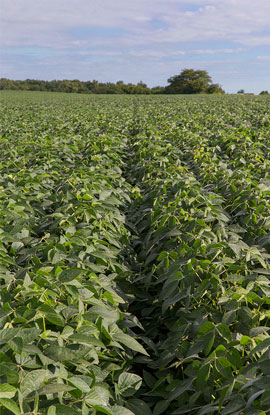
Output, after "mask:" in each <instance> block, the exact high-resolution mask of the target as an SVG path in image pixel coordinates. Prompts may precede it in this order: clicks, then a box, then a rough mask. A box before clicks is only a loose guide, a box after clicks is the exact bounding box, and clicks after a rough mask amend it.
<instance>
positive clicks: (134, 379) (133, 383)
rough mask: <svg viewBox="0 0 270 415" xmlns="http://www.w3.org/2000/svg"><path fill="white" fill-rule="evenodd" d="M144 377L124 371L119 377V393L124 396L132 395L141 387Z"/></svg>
mask: <svg viewBox="0 0 270 415" xmlns="http://www.w3.org/2000/svg"><path fill="white" fill-rule="evenodd" d="M141 384H142V378H141V377H140V376H138V375H135V374H134V373H128V372H123V373H121V375H120V376H119V378H118V390H119V393H120V394H121V395H122V396H124V397H127V396H132V395H134V393H135V392H136V391H137V390H139V389H140V387H141Z"/></svg>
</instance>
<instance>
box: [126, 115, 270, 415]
mask: <svg viewBox="0 0 270 415" xmlns="http://www.w3.org/2000/svg"><path fill="white" fill-rule="evenodd" d="M144 114H145V113H144V111H143V110H142V115H140V114H139V115H138V118H137V124H138V125H139V126H140V128H139V129H138V131H137V132H136V134H135V137H133V140H132V142H133V152H132V155H131V157H132V160H133V161H134V160H135V161H136V165H135V166H134V169H133V170H132V172H131V174H130V180H131V181H132V180H133V182H134V183H137V184H138V183H140V185H139V186H141V195H140V197H138V198H137V200H136V201H135V202H134V206H133V211H132V217H133V218H134V221H135V226H136V228H137V232H138V235H137V237H135V238H134V240H133V247H134V251H135V253H136V254H137V257H138V262H139V263H140V267H138V270H137V277H136V279H135V280H134V282H133V284H134V285H135V287H136V288H137V290H138V292H140V293H141V296H139V297H136V302H134V304H133V307H132V308H131V309H132V312H134V313H135V314H136V315H137V316H139V318H140V321H141V322H142V324H143V326H144V328H145V329H146V334H145V335H146V336H147V337H148V338H150V339H151V340H152V341H153V344H154V346H153V352H152V355H151V357H153V360H154V361H153V362H149V364H148V370H145V372H144V374H145V382H146V384H147V386H148V388H146V389H148V391H147V392H146V391H145V393H146V396H147V398H146V399H148V400H149V402H151V403H152V402H153V401H154V402H155V407H154V414H159V413H171V414H178V413H179V414H180V413H181V414H182V413H192V414H193V413H194V414H204V413H213V412H216V413H218V412H219V411H221V414H231V413H245V414H248V413H250V414H255V413H261V409H268V407H269V404H270V403H269V393H270V390H269V380H270V372H269V362H270V360H269V357H270V356H269V351H268V346H269V344H270V337H269V334H268V331H269V316H270V314H269V293H270V286H269V285H270V282H269V275H270V267H269V215H270V205H269V195H270V193H269V188H268V186H267V184H268V180H269V160H268V158H267V157H268V155H267V154H268V153H267V149H269V147H268V141H267V139H269V133H268V135H267V134H266V130H265V131H264V130H263V132H264V133H265V137H264V139H263V140H262V142H261V143H259V144H260V146H259V145H258V147H260V148H264V147H265V149H266V154H265V153H264V154H261V157H260V158H259V160H258V161H257V164H258V166H257V168H256V170H254V172H255V171H256V175H257V177H254V176H255V174H254V172H252V170H248V169H247V168H246V169H241V168H240V167H239V166H240V165H241V161H240V163H239V156H238V157H236V159H232V158H231V159H229V157H228V155H227V157H226V153H224V152H222V151H221V146H222V144H223V142H224V140H225V139H224V140H223V139H222V137H223V135H222V134H221V137H219V141H218V142H217V140H216V142H213V140H212V141H211V139H210V138H209V140H208V141H207V143H204V142H205V141H206V139H205V138H204V137H205V136H207V132H205V131H200V130H197V134H196V135H194V133H192V132H191V131H189V130H188V131H186V130H185V129H183V127H180V128H178V129H177V130H176V131H175V125H177V123H178V118H181V117H178V116H177V115H175V118H174V119H173V120H172V119H170V121H169V122H168V120H167V119H166V117H165V121H164V118H162V117H160V118H158V121H159V122H160V124H161V123H162V121H163V122H164V124H165V125H169V127H170V128H164V125H163V128H160V125H159V126H157V124H156V123H154V122H152V126H151V116H149V117H148V118H147V117H145V115H144ZM171 118H172V116H171ZM160 120H161V121H160ZM172 125H173V126H172ZM151 127H152V130H151ZM214 131H215V130H214ZM200 134H202V137H201V136H200ZM212 134H213V132H212ZM223 134H224V133H223ZM208 135H210V134H209V131H208ZM225 137H226V136H225ZM241 140H242V144H243V145H244V143H245V135H244V136H243V137H242V139H241ZM236 141H237V140H234V142H236ZM247 143H248V140H247ZM253 144H254V145H253V146H250V153H251V154H250V157H252V153H253V150H254V148H255V147H256V145H257V142H255V141H254V143H253ZM247 146H248V144H246V147H247ZM247 154H248V150H246V155H245V157H247ZM224 155H225V157H224ZM256 158H258V156H257V155H256ZM226 159H227V160H226ZM237 160H238V162H237ZM226 161H227V163H231V164H232V165H233V164H234V165H233V170H232V167H231V168H230V171H229V174H226V173H227V170H228V169H225V168H224V164H225V163H226ZM237 163H238V164H237ZM258 176H259V179H258ZM145 293H146V294H145ZM139 299H140V301H141V305H140V301H139ZM144 362H145V363H146V365H147V359H144ZM256 408H258V411H257V412H256Z"/></svg>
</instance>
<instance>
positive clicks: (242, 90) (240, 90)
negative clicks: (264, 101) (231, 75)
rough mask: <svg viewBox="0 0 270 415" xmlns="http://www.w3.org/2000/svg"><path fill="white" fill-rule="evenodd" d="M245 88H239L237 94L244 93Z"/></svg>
mask: <svg viewBox="0 0 270 415" xmlns="http://www.w3.org/2000/svg"><path fill="white" fill-rule="evenodd" d="M244 93H245V90H244V89H239V91H237V94H244Z"/></svg>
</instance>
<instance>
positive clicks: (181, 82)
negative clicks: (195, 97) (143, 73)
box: [166, 69, 220, 94]
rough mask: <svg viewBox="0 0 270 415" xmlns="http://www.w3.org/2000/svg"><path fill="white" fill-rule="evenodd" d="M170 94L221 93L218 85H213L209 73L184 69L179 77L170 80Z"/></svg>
mask: <svg viewBox="0 0 270 415" xmlns="http://www.w3.org/2000/svg"><path fill="white" fill-rule="evenodd" d="M168 83H169V86H168V87H167V88H166V92H167V93H169V94H203V93H204V94H207V93H216V92H218V91H219V88H220V86H219V85H218V84H212V79H211V76H210V75H209V74H208V72H207V71H202V70H195V69H183V70H182V72H181V73H180V74H179V75H175V76H172V77H171V78H169V79H168Z"/></svg>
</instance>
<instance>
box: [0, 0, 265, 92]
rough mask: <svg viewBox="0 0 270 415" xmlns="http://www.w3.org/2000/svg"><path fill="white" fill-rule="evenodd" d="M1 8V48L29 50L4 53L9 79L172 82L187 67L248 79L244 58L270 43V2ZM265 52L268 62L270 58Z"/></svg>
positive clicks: (104, 2)
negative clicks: (112, 32) (243, 73)
mask: <svg viewBox="0 0 270 415" xmlns="http://www.w3.org/2000/svg"><path fill="white" fill-rule="evenodd" d="M0 11H1V12H0V46H1V47H2V48H5V50H8V49H9V48H10V49H12V50H13V51H18V49H19V48H21V52H20V53H18V54H17V56H16V53H17V52H16V53H15V52H14V53H13V54H12V56H11V55H8V54H5V55H4V54H3V57H4V56H5V61H4V62H3V64H2V65H1V67H2V73H3V75H4V76H7V77H8V76H9V77H17V78H19V77H20V78H23V77H31V76H34V77H39V78H42V77H44V78H45V77H49V78H56V77H58V78H64V77H70V78H75V77H78V78H81V79H93V78H98V79H100V80H106V79H108V80H117V79H120V78H122V79H124V80H127V81H132V80H133V81H134V82H135V81H136V80H140V79H143V80H145V81H146V82H148V83H149V84H155V83H160V84H162V83H163V84H164V83H166V80H167V78H168V77H169V76H170V75H171V74H173V73H177V72H178V71H179V67H180V68H183V67H196V68H201V69H206V70H209V72H210V73H211V74H212V73H214V74H215V73H216V74H217V76H218V74H219V73H221V72H222V71H223V70H224V67H226V71H225V72H226V73H228V74H229V73H231V74H233V73H236V74H238V75H237V76H241V71H247V68H246V67H247V66H248V65H247V64H246V62H247V61H243V59H247V58H244V57H241V55H246V54H248V51H249V50H251V49H252V50H253V56H254V50H255V49H256V48H259V47H264V48H265V47H266V46H268V45H270V25H269V21H270V0H115V1H113V0H99V1H94V0H46V1H44V0H0ZM80 28H83V29H85V30H81V29H80ZM87 28H89V29H90V30H89V31H87ZM91 28H92V29H91ZM96 29H98V30H96ZM80 30H81V32H80ZM95 30H96V32H95ZM110 30H115V35H113V36H112V35H110ZM102 31H104V33H103V34H102ZM117 31H119V33H118V32H117ZM121 31H123V32H121ZM27 47H28V48H31V47H33V48H34V47H36V48H37V49H36V52H35V53H33V54H32V56H29V54H28V55H27V53H26V52H25V51H26V48H27ZM24 48H25V49H24ZM38 48H45V49H46V51H47V52H48V51H51V52H52V53H51V56H50V54H49V53H48V54H47V55H46V56H45V54H44V55H42V53H39V51H38ZM242 52H245V54H243V53H242ZM258 54H259V55H260V56H258V57H257V59H256V56H255V57H254V58H253V61H254V62H255V61H257V67H260V65H259V63H261V65H263V63H264V62H267V61H268V56H267V54H266V52H265V50H263V51H260V52H258ZM215 55H218V56H215ZM220 55H221V56H220ZM223 57H224V59H223ZM216 58H219V59H216ZM99 59H100V61H99ZM102 59H103V61H102ZM2 60H4V59H2ZM107 61H109V62H110V65H104V62H107ZM248 63H249V66H250V65H251V62H248ZM0 76H1V75H0ZM250 76H252V75H250ZM214 81H215V82H220V80H219V79H214ZM268 88H269V87H268Z"/></svg>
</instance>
